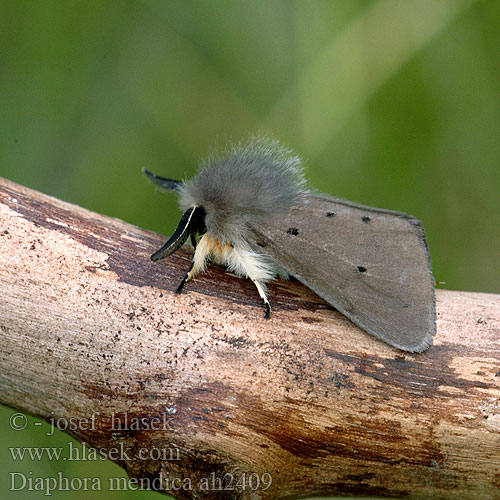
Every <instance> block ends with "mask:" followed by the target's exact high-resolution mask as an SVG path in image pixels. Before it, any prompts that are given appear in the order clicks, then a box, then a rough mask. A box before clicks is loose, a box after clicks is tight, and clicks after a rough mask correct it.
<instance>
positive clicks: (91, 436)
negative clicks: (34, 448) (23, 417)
mask: <svg viewBox="0 0 500 500" xmlns="http://www.w3.org/2000/svg"><path fill="white" fill-rule="evenodd" d="M164 240H165V238H164V237H162V236H159V235H155V234H153V233H151V232H148V231H145V230H142V229H139V228H137V227H134V226H131V225H130V224H127V223H125V222H122V221H119V220H117V219H112V218H109V217H104V216H101V215H99V214H95V213H92V212H90V211H87V210H84V209H82V208H80V207H76V206H74V205H70V204H67V203H64V202H61V201H59V200H56V199H54V198H51V197H48V196H45V195H42V194H40V193H37V192H35V191H32V190H29V189H27V188H24V187H22V186H19V185H16V184H14V183H11V182H9V181H5V180H0V246H1V252H0V261H1V265H0V287H1V290H2V300H1V301H0V329H1V332H2V344H1V347H0V394H1V401H2V402H3V403H4V404H7V405H10V406H13V407H15V408H19V409H21V410H24V411H26V412H29V413H31V414H33V415H36V416H38V417H41V418H45V419H50V418H64V419H68V420H69V419H72V420H71V421H72V422H75V423H76V424H77V425H75V427H76V428H75V429H73V431H72V434H73V435H74V436H75V437H76V438H77V439H79V440H80V441H84V442H85V443H87V444H88V445H90V446H94V447H97V448H105V449H109V450H111V449H115V448H119V447H120V446H121V447H122V449H125V450H127V456H129V457H130V458H134V459H133V460H127V456H121V457H119V458H118V460H117V462H118V463H119V464H120V465H121V466H123V467H124V468H125V469H126V470H127V473H128V474H129V476H130V477H135V478H143V479H146V480H149V481H153V480H154V479H156V480H157V481H156V483H155V484H153V486H154V485H158V484H159V480H160V479H161V480H162V481H163V483H162V484H163V487H166V486H167V484H166V480H167V479H169V480H170V484H172V483H173V481H174V480H175V478H179V480H183V481H184V483H183V484H186V485H190V488H186V489H181V490H179V491H176V492H173V491H166V492H167V493H171V494H173V495H174V496H176V497H177V498H180V499H194V498H204V499H218V498H225V499H231V498H239V499H277V498H298V497H303V496H314V495H344V494H345V495H354V496H356V495H362V496H367V495H380V496H385V497H389V496H396V497H397V496H400V497H425V498H450V499H451V498H454V499H456V498H471V497H473V498H476V499H491V498H500V320H499V318H500V296H497V295H491V294H480V293H464V292H452V291H439V292H438V293H437V308H438V319H437V334H436V336H435V339H434V344H433V346H432V347H431V348H430V349H429V350H428V351H427V352H425V353H423V354H407V353H402V352H400V351H397V350H395V349H392V348H390V347H388V346H386V345H385V344H383V343H381V342H379V341H377V340H375V339H374V338H372V337H370V336H369V335H367V334H365V333H364V332H362V331H361V330H360V329H358V328H357V327H355V326H354V325H353V324H352V323H351V322H350V321H349V320H347V319H346V318H344V317H343V316H342V315H340V314H339V313H337V312H336V311H335V310H333V309H332V308H331V307H329V306H328V305H327V304H325V303H324V302H323V301H322V300H321V299H319V298H318V297H317V296H316V295H315V294H314V293H312V292H311V291H309V290H308V289H306V288H305V287H304V286H302V285H301V284H300V283H298V282H297V281H294V280H292V281H290V282H283V281H277V282H275V283H274V284H272V285H271V286H270V287H269V292H270V300H271V303H272V304H273V316H272V318H271V319H270V320H268V321H266V320H264V319H263V318H262V310H261V303H260V299H259V297H258V295H257V294H256V293H255V290H254V287H253V285H252V283H250V282H248V281H247V280H242V279H238V278H236V277H233V276H231V275H229V274H227V273H225V272H224V271H223V270H222V269H219V268H217V267H211V268H210V269H209V271H208V272H207V273H206V274H205V275H203V276H200V277H199V278H198V279H195V280H194V281H193V282H191V283H188V285H187V286H186V290H185V292H184V293H183V294H182V295H180V296H176V295H175V294H174V293H173V291H174V290H175V288H176V286H177V284H178V283H179V281H180V280H181V279H182V277H183V275H184V272H185V270H186V268H187V267H188V266H189V261H190V256H189V252H188V251H180V252H178V254H176V255H173V256H172V257H170V258H169V259H167V260H165V261H162V262H161V263H160V264H155V263H152V262H151V261H150V260H149V255H150V254H151V253H152V252H153V251H154V250H155V249H157V248H158V247H159V246H160V245H161V244H162V243H163V242H164ZM85 419H90V422H91V424H92V425H90V427H91V428H88V427H89V424H88V423H87V424H85V422H86V421H85ZM119 421H120V422H121V427H122V428H117V426H118V422H119ZM84 424H85V425H84ZM151 427H154V429H151ZM159 427H160V428H159ZM141 449H146V450H158V453H160V452H161V453H164V456H163V457H161V458H157V459H155V458H150V457H146V458H141V457H140V456H139V454H140V450H141ZM266 473H267V474H269V476H263V475H264V474H266ZM251 474H254V475H253V476H252V477H253V483H252V485H249V484H248V482H249V480H250V475H251ZM268 477H271V478H272V484H271V485H270V486H269V488H265V487H264V486H265V485H264V484H262V481H263V480H264V479H267V478H268ZM205 478H208V479H209V480H213V479H215V480H217V479H220V480H222V481H224V480H225V481H226V482H228V481H229V480H230V479H231V478H232V479H233V486H236V481H237V480H240V485H241V483H242V478H245V479H246V480H247V481H246V484H245V487H244V488H236V489H234V490H232V491H230V490H226V491H220V490H216V489H213V488H212V489H208V490H207V491H205V490H203V488H202V485H203V484H206V485H208V487H209V488H210V486H214V485H217V483H214V482H213V481H212V482H211V483H210V482H207V483H203V480H204V479H205ZM257 479H259V480H260V481H261V484H260V486H261V487H260V488H258V489H255V490H254V489H253V487H254V486H255V484H256V481H257ZM265 482H266V483H267V481H265ZM145 484H147V483H145ZM177 484H179V483H177Z"/></svg>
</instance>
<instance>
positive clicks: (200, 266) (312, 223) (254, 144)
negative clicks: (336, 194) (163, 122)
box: [143, 138, 435, 352]
mask: <svg viewBox="0 0 500 500" xmlns="http://www.w3.org/2000/svg"><path fill="white" fill-rule="evenodd" d="M143 172H144V173H145V174H146V176H147V177H148V178H149V179H150V180H151V181H152V182H153V183H154V184H156V185H157V186H160V187H161V188H163V189H166V190H170V191H175V192H176V193H177V195H178V197H179V204H180V207H181V209H182V211H183V215H182V217H181V219H180V222H179V224H178V226H177V228H176V230H175V231H174V234H173V235H172V237H171V238H170V239H169V240H168V241H167V242H166V243H165V245H163V246H162V247H161V248H160V249H159V250H158V251H157V252H155V253H154V254H153V255H152V256H151V259H152V260H153V261H158V260H161V259H164V258H165V257H168V256H169V255H171V254H172V253H174V252H175V251H177V250H178V249H179V248H180V247H181V246H182V245H183V244H184V243H185V242H186V240H187V239H188V238H190V240H191V243H192V245H193V247H194V249H195V250H194V253H193V257H192V262H191V265H190V267H189V269H188V271H187V273H186V275H185V276H184V278H183V280H182V281H181V283H180V284H179V286H178V288H177V292H178V293H180V292H181V291H182V288H183V287H184V285H185V283H186V282H188V281H189V280H191V279H192V278H193V277H194V276H196V275H197V274H199V273H201V272H203V271H204V270H205V268H206V265H207V262H209V261H211V262H213V263H216V264H220V265H224V266H226V267H227V268H228V270H229V271H231V272H233V273H235V274H236V275H238V276H240V277H248V278H250V279H251V280H252V281H253V283H254V284H255V287H256V288H257V291H258V293H259V295H260V297H261V299H262V301H263V303H264V307H265V317H266V318H268V317H269V315H270V312H271V306H270V303H269V300H268V297H267V293H266V283H267V282H269V281H271V280H273V279H275V278H276V277H278V276H279V277H281V278H284V279H286V278H287V277H289V276H290V275H291V276H294V277H295V278H297V279H298V280H299V281H301V282H302V283H303V284H304V285H306V286H307V287H309V288H310V289H311V290H313V291H314V292H315V293H316V294H317V295H319V296H320V297H321V298H322V299H324V300H325V301H326V302H328V303H329V304H331V305H332V306H333V307H335V308H336V309H337V310H338V311H340V312H341V313H342V314H344V315H345V316H347V317H348V318H349V319H350V320H351V321H352V322H353V323H355V324H356V325H358V326H359V327H360V328H362V329H363V330H365V331H366V332H368V333H370V334H372V335H374V336H375V337H376V338H378V339H381V340H383V341H384V342H386V343H388V344H389V345H391V346H393V347H396V348H398V349H402V350H405V351H411V352H421V351H424V350H425V349H427V348H428V347H429V346H430V344H431V342H432V337H433V335H434V333H435V298H434V278H433V276H432V272H431V264H430V259H429V252H428V248H427V244H426V240H425V233H424V229H423V227H422V224H421V223H420V221H419V220H417V219H415V218H414V217H412V216H410V215H406V214H404V213H402V212H395V211H391V210H383V209H379V208H372V207H368V206H363V205H360V204H357V203H353V202H350V201H345V200H342V199H338V198H333V197H330V196H327V195H324V194H319V193H316V192H314V191H313V190H311V189H309V188H308V187H306V182H305V178H304V174H303V169H302V166H301V160H300V158H299V157H298V156H296V155H295V154H294V153H293V152H292V151H290V150H289V149H287V148H285V147H283V146H282V145H280V143H278V142H277V141H273V140H268V139H262V138H250V139H248V140H246V141H243V142H240V143H237V144H234V145H230V146H228V147H227V148H226V150H225V151H224V152H223V153H222V154H221V155H218V156H214V157H212V158H210V159H209V160H207V161H205V162H204V163H203V164H202V165H201V168H200V170H199V171H198V173H197V174H196V175H195V176H194V177H193V178H191V179H189V180H185V181H176V180H172V179H168V178H165V177H160V176H158V175H155V174H152V173H151V172H149V171H147V170H146V169H143ZM196 236H198V237H199V241H197V239H196Z"/></svg>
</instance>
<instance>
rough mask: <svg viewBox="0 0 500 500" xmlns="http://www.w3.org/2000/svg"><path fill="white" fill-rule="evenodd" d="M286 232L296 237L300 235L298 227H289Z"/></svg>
mask: <svg viewBox="0 0 500 500" xmlns="http://www.w3.org/2000/svg"><path fill="white" fill-rule="evenodd" d="M286 232H287V233H288V234H293V235H294V236H297V235H298V234H299V230H298V229H297V228H296V227H289V228H288V229H287V230H286Z"/></svg>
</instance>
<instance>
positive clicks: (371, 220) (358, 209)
mask: <svg viewBox="0 0 500 500" xmlns="http://www.w3.org/2000/svg"><path fill="white" fill-rule="evenodd" d="M252 229H253V234H254V237H255V239H254V240H253V241H252V246H254V248H255V249H256V250H258V251H259V252H260V253H264V254H266V255H267V256H268V257H270V258H271V259H272V260H273V261H275V262H276V263H277V264H279V265H280V266H281V267H283V268H284V269H285V270H286V271H288V272H289V273H290V274H291V275H292V276H294V277H295V278H297V279H298V280H299V281H301V282H302V283H304V284H305V285H306V286H307V287H308V288H310V289H311V290H313V291H314V292H316V294H317V295H319V296H320V297H321V298H323V299H324V300H325V301H327V302H328V303H329V304H331V305H333V306H334V307H335V308H336V309H337V310H338V311H340V312H341V313H342V314H344V315H345V316H347V317H348V318H349V319H351V320H352V321H353V323H355V324H356V325H358V326H359V327H360V328H362V329H363V330H365V331H366V332H368V333H370V334H372V335H374V336H375V337H377V338H379V339H381V340H383V341H385V342H387V343H388V344H390V345H392V346H394V347H396V348H398V349H402V350H405V351H411V352H421V351H424V350H425V349H427V348H428V347H429V346H430V344H431V343H432V337H433V335H434V333H435V296H434V278H433V276H432V271H431V264H430V259H429V252H428V249H427V243H426V241H425V233H424V230H423V227H422V225H421V223H420V221H418V220H417V219H415V218H414V217H412V216H409V215H406V214H404V213H401V212H394V211H391V210H382V209H377V208H372V207H367V206H363V205H359V204H356V203H352V202H349V201H345V200H341V199H336V198H330V197H328V196H325V195H307V196H306V198H305V201H304V203H303V204H302V205H300V206H295V207H292V208H290V209H288V210H287V211H285V212H282V213H280V214H277V215H276V216H271V217H267V218H264V219H263V220H262V224H260V225H259V227H253V228H252Z"/></svg>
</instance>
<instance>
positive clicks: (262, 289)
mask: <svg viewBox="0 0 500 500" xmlns="http://www.w3.org/2000/svg"><path fill="white" fill-rule="evenodd" d="M252 281H253V284H254V285H255V286H256V287H257V291H258V292H259V295H260V298H261V299H262V300H263V301H264V306H265V308H266V313H265V314H264V318H266V319H269V318H270V317H271V304H269V300H267V295H266V287H265V285H264V284H263V283H261V282H260V281H258V280H254V279H252Z"/></svg>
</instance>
